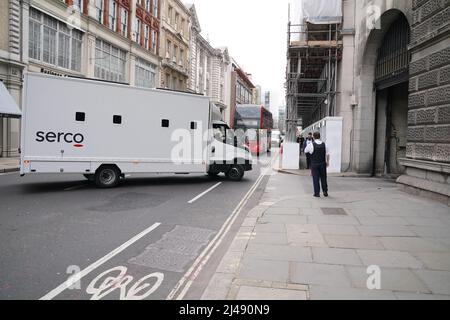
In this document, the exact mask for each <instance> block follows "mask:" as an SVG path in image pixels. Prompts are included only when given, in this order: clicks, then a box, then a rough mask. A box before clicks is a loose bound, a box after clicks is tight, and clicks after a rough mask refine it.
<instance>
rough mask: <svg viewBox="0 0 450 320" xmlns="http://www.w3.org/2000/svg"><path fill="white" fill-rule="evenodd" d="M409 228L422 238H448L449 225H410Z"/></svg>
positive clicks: (449, 236) (449, 233) (449, 232)
mask: <svg viewBox="0 0 450 320" xmlns="http://www.w3.org/2000/svg"><path fill="white" fill-rule="evenodd" d="M409 228H410V229H411V230H412V231H413V232H415V233H416V234H417V235H418V236H420V237H424V238H427V237H428V238H450V226H445V225H444V226H439V227H438V226H411V227H409Z"/></svg>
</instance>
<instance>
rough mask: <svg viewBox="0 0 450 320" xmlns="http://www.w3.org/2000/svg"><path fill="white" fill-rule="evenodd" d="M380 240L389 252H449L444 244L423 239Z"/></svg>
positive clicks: (389, 238) (383, 238)
mask: <svg viewBox="0 0 450 320" xmlns="http://www.w3.org/2000/svg"><path fill="white" fill-rule="evenodd" d="M378 239H379V240H380V242H381V243H382V244H383V246H384V247H385V248H386V249H388V250H395V251H397V250H398V251H408V252H426V251H429V252H448V248H447V247H446V246H445V245H444V244H442V243H440V242H439V241H437V240H436V241H435V240H433V239H423V238H419V237H416V238H401V237H380V238H378Z"/></svg>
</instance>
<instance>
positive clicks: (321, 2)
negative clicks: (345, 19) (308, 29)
mask: <svg viewBox="0 0 450 320" xmlns="http://www.w3.org/2000/svg"><path fill="white" fill-rule="evenodd" d="M302 5H303V6H302V7H303V8H302V11H303V18H304V19H305V21H306V22H309V23H312V24H335V23H341V22H342V0H302Z"/></svg>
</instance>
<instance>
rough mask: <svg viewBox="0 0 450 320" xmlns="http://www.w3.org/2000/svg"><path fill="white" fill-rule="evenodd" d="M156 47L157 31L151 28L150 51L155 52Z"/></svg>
mask: <svg viewBox="0 0 450 320" xmlns="http://www.w3.org/2000/svg"><path fill="white" fill-rule="evenodd" d="M157 48H158V33H157V32H156V31H155V30H152V52H153V53H154V54H157Z"/></svg>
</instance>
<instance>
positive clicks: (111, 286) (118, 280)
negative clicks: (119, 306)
mask: <svg viewBox="0 0 450 320" xmlns="http://www.w3.org/2000/svg"><path fill="white" fill-rule="evenodd" d="M117 272H119V274H118V275H117V276H111V274H115V273H117ZM106 275H109V276H107V277H106V278H105V279H104V280H103V282H101V284H100V285H98V283H99V280H100V279H102V278H103V277H105V276H106ZM153 278H155V279H156V282H155V283H154V284H153V286H151V287H150V284H149V283H146V281H148V280H151V279H153ZM163 281H164V274H162V273H160V272H155V273H152V274H149V275H147V276H145V277H143V278H141V279H139V280H138V281H136V283H135V284H134V285H133V286H132V287H131V288H130V289H129V290H128V291H127V286H128V285H129V284H131V282H133V277H132V276H130V275H127V268H126V267H123V266H119V267H115V268H111V269H109V270H106V271H105V272H103V273H101V274H99V275H98V276H97V277H96V278H95V279H94V280H92V281H91V283H90V284H89V286H88V287H87V288H86V293H88V294H90V295H92V297H91V300H100V299H102V298H104V297H106V296H107V295H109V294H110V293H112V292H114V291H116V290H120V300H144V299H145V298H147V297H148V296H150V295H151V294H152V293H154V292H155V291H156V290H157V289H158V288H159V287H160V286H161V284H162V282H163ZM141 284H142V285H141ZM148 287H150V289H149V290H147V291H145V292H144V293H142V291H144V290H146V289H147V288H148ZM139 293H141V294H139Z"/></svg>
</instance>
